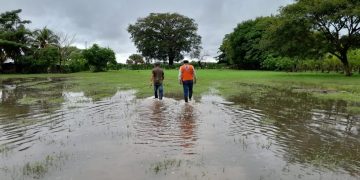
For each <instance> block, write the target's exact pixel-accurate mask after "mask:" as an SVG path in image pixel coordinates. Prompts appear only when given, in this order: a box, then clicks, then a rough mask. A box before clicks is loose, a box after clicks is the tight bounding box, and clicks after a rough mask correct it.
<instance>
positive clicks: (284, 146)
mask: <svg viewBox="0 0 360 180" xmlns="http://www.w3.org/2000/svg"><path fill="white" fill-rule="evenodd" d="M252 89H254V90H253V91H252V92H249V93H243V94H240V95H239V96H236V97H233V98H231V99H230V100H229V101H226V100H224V99H223V98H222V97H220V96H217V95H214V94H210V95H203V96H202V97H201V99H200V101H199V102H196V103H193V102H192V103H188V104H185V103H184V102H183V101H182V100H181V98H180V99H179V100H178V99H176V98H164V99H163V101H158V100H155V99H151V98H146V99H136V97H135V92H134V91H113V90H109V91H106V92H95V91H93V92H88V91H86V89H83V90H78V91H73V90H71V89H69V86H68V84H67V83H66V81H65V80H59V79H16V80H11V81H3V82H2V85H1V88H0V92H1V93H0V97H1V104H0V177H2V178H3V177H5V178H4V179H5V180H7V179H11V174H10V175H9V171H5V170H3V169H11V168H12V165H13V166H14V167H16V168H18V170H19V171H20V176H21V175H23V174H22V173H21V170H22V169H23V166H21V165H23V164H26V162H27V161H30V162H35V163H32V164H36V162H42V160H44V159H46V155H44V154H46V153H44V152H47V153H48V154H51V153H52V152H59V151H64V152H66V153H67V154H75V156H76V157H75V158H74V160H73V161H69V162H66V164H67V165H66V166H65V168H64V169H63V170H53V171H56V172H51V173H55V174H51V173H49V176H46V177H45V178H44V179H57V178H58V177H61V178H63V179H70V178H73V179H91V178H94V177H91V175H89V174H91V173H88V172H101V173H98V175H97V177H98V178H97V179H116V178H117V177H119V175H121V174H125V176H126V177H128V176H132V174H134V173H129V172H136V173H135V174H136V175H137V176H136V177H138V178H135V179H196V178H199V177H200V178H199V179H226V178H228V179H238V177H244V178H243V179H274V180H275V179H294V177H296V178H304V179H319V178H323V177H325V178H324V179H326V178H328V179H329V178H330V179H331V178H333V179H356V178H358V177H359V176H360V174H359V172H360V156H359V154H360V140H359V139H360V133H359V132H360V124H359V123H360V119H359V118H360V117H359V116H353V115H350V114H348V113H347V111H346V109H347V108H346V106H347V104H346V102H343V101H325V100H319V99H316V98H314V97H312V96H310V95H309V94H306V93H294V92H291V91H283V90H278V89H270V88H269V89H263V88H260V89H257V88H256V87H252ZM104 95H106V96H110V97H109V98H100V97H103V96H104ZM168 97H169V96H168ZM99 98H100V99H99ZM54 99H56V100H54ZM4 147H6V148H4ZM7 148H10V149H11V150H13V152H12V153H9V154H8V155H6V156H5V155H4V156H2V154H4V153H2V152H4V151H5V150H7ZM4 149H5V150H4ZM60 154H61V153H60ZM39 159H40V161H39ZM183 159H186V160H187V161H186V162H185V160H183ZM180 160H181V161H180ZM189 161H190V162H189ZM173 162H178V163H179V162H181V163H179V165H178V163H176V165H175V167H170V166H171V165H174V164H172V163H173ZM154 164H155V165H156V164H157V165H159V164H160V167H159V168H164V167H163V166H162V165H167V166H165V170H163V171H166V170H168V171H166V173H164V174H165V175H164V176H161V175H159V174H160V173H159V174H156V175H153V176H152V175H151V172H149V167H152V166H151V165H154ZM104 165H106V166H104ZM168 165H170V166H168ZM9 167H10V168H9ZM104 167H109V168H104ZM324 167H325V170H324V169H322V168H324ZM16 168H15V169H16ZM167 168H169V169H167ZM171 168H173V169H171ZM318 168H319V169H321V170H318ZM119 169H120V170H121V173H120V170H119ZM289 169H291V170H289ZM94 170H97V171H94ZM150 171H151V169H150ZM78 172H85V173H82V174H81V173H80V174H79V173H78ZM338 172H340V173H338ZM126 173H128V174H126ZM95 174H96V173H95ZM102 174H106V178H104V176H101V175H102ZM189 174H191V175H194V176H190V175H189ZM51 175H53V176H51ZM323 175H324V176H323ZM169 176H171V177H169ZM264 177H266V178H264ZM61 178H60V179H61ZM19 179H21V178H19ZM23 179H27V178H23ZM28 179H31V177H29V178H28Z"/></svg>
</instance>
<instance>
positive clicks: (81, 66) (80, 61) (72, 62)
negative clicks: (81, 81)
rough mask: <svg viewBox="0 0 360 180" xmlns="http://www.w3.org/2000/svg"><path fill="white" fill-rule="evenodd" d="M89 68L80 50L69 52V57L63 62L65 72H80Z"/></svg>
mask: <svg viewBox="0 0 360 180" xmlns="http://www.w3.org/2000/svg"><path fill="white" fill-rule="evenodd" d="M86 70H89V65H88V64H87V61H86V59H85V57H84V55H83V52H82V50H80V49H77V50H74V51H72V52H71V53H70V55H69V59H68V60H67V61H66V62H65V71H66V72H80V71H86Z"/></svg>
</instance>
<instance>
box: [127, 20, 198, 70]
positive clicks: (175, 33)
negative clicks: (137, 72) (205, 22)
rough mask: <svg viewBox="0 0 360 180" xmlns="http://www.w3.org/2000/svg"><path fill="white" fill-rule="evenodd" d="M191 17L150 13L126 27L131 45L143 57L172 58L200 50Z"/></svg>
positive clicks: (172, 61) (179, 58)
mask: <svg viewBox="0 0 360 180" xmlns="http://www.w3.org/2000/svg"><path fill="white" fill-rule="evenodd" d="M196 31H197V24H196V23H195V22H194V20H193V19H191V18H188V17H186V16H183V15H180V14H177V13H151V14H150V15H149V16H147V17H145V18H140V19H138V20H137V22H136V23H135V24H132V25H130V26H129V27H128V32H129V33H130V34H131V39H132V40H133V41H134V43H135V46H136V47H137V48H138V50H139V51H140V52H141V53H142V55H143V56H144V57H146V58H147V59H159V60H162V61H169V64H170V65H173V63H174V61H179V60H181V59H183V55H184V53H190V52H192V51H196V50H198V49H200V48H201V47H200V44H201V37H200V36H199V35H197V33H196Z"/></svg>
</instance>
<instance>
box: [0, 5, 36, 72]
mask: <svg viewBox="0 0 360 180" xmlns="http://www.w3.org/2000/svg"><path fill="white" fill-rule="evenodd" d="M20 12H21V9H18V10H14V11H8V12H5V13H1V14H0V65H1V64H2V63H3V62H4V61H5V60H6V59H8V58H11V59H13V60H14V61H15V62H17V60H18V59H19V58H20V57H21V55H22V53H24V52H26V51H27V48H28V47H27V42H28V41H29V36H30V34H31V32H30V31H29V30H28V29H26V28H25V25H26V24H28V23H30V21H27V20H21V18H20V17H19V13H20ZM0 70H1V67H0Z"/></svg>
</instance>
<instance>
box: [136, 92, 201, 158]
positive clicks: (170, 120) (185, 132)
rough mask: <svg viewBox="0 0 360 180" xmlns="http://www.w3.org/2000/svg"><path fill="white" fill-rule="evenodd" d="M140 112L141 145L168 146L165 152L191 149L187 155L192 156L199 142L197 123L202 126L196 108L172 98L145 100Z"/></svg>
mask: <svg viewBox="0 0 360 180" xmlns="http://www.w3.org/2000/svg"><path fill="white" fill-rule="evenodd" d="M137 109H138V112H139V116H140V117H139V118H138V120H137V121H136V122H135V124H134V129H135V130H136V132H137V137H138V138H139V141H140V142H138V143H147V144H151V145H152V146H154V147H164V148H165V149H164V150H168V149H175V150H176V149H178V148H179V147H183V148H189V152H185V153H189V154H191V153H192V152H191V148H193V147H194V144H195V143H194V142H195V141H196V139H197V132H196V124H198V123H199V122H196V119H197V114H196V109H195V108H194V106H193V105H190V104H185V103H182V102H181V101H177V100H174V99H171V98H165V99H163V100H162V101H158V100H154V99H149V98H148V99H144V100H143V101H141V103H140V104H139V105H138V108H137ZM158 142H160V144H159V143H158ZM164 142H166V144H164Z"/></svg>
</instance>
